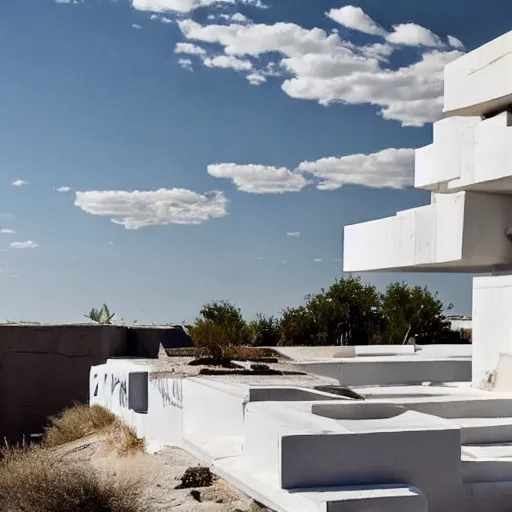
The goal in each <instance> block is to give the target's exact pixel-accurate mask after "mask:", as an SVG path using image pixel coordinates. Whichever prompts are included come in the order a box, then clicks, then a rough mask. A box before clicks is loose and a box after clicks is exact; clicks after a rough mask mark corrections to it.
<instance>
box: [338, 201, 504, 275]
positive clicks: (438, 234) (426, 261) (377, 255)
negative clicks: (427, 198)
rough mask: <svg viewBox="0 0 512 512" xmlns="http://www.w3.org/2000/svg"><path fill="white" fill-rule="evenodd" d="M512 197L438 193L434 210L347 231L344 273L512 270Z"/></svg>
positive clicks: (415, 210) (409, 212)
mask: <svg viewBox="0 0 512 512" xmlns="http://www.w3.org/2000/svg"><path fill="white" fill-rule="evenodd" d="M509 227H512V195H510V196H509V195H503V194H487V193H478V192H459V193H455V194H434V196H433V202H432V203H431V204H430V205H427V206H423V207H420V208H413V209H411V210H406V211H401V212H398V213H397V215H396V216H395V217H388V218H385V219H379V220H375V221H370V222H364V223H361V224H355V225H351V226H346V227H345V235H344V236H345V237H344V253H343V270H344V271H345V272H363V271H404V272H472V273H478V272H490V271H491V270H493V269H494V268H500V267H502V268H504V267H507V266H510V265H512V243H511V242H510V240H509V239H508V237H507V235H506V231H507V229H508V228H509Z"/></svg>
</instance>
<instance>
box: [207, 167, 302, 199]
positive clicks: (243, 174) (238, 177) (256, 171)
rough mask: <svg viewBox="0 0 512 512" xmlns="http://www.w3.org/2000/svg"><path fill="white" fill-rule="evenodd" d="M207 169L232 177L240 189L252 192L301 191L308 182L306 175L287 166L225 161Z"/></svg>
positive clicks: (222, 176) (220, 176)
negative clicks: (241, 163)
mask: <svg viewBox="0 0 512 512" xmlns="http://www.w3.org/2000/svg"><path fill="white" fill-rule="evenodd" d="M207 170H208V174H210V175H211V176H214V177H215V178H227V179H230V180H231V181H232V182H233V183H234V184H235V186H236V187H237V188H238V190H240V191H241V192H248V193H250V194H283V193H285V192H299V191H301V190H302V189H303V188H304V187H305V186H306V185H307V184H308V180H307V179H306V178H305V177H304V176H302V175H301V174H299V173H296V172H293V171H290V170H289V169H287V168H286V167H272V166H270V165H256V164H248V165H238V164H233V163H225V164H212V165H209V166H208V169H207Z"/></svg>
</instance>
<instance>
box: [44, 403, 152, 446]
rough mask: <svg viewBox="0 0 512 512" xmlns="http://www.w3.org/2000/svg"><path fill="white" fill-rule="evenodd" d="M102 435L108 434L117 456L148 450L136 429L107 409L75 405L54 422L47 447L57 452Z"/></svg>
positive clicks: (45, 436) (47, 431)
mask: <svg viewBox="0 0 512 512" xmlns="http://www.w3.org/2000/svg"><path fill="white" fill-rule="evenodd" d="M101 432H105V433H107V434H108V444H109V446H110V448H111V449H112V450H113V451H115V452H116V454H117V455H131V454H134V453H137V452H143V451H144V449H145V442H144V439H139V438H138V437H137V434H136V433H135V430H134V429H133V428H132V427H130V426H128V425H126V423H124V422H123V421H121V420H120V419H119V418H118V417H117V416H115V415H114V414H112V413H111V412H110V411H109V410H107V409H105V408H104V407H100V406H98V405H94V406H92V407H89V406H88V405H85V404H75V405H73V406H72V407H70V408H69V409H65V410H64V411H63V412H62V413H60V414H58V415H57V416H54V417H52V418H50V426H49V427H48V428H47V429H46V430H45V433H44V440H43V446H44V447H45V448H55V447H57V446H62V445H64V444H67V443H71V442H73V441H77V440H79V439H83V438H84V437H87V436H90V435H93V434H99V433H101Z"/></svg>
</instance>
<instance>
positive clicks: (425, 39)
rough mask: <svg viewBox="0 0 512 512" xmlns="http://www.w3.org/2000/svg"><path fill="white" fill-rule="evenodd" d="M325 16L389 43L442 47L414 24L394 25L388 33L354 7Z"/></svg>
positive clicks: (347, 7) (424, 29)
mask: <svg viewBox="0 0 512 512" xmlns="http://www.w3.org/2000/svg"><path fill="white" fill-rule="evenodd" d="M327 16H328V17H329V18H331V19H332V20H334V21H336V22H337V23H339V24H340V25H343V26H344V27H347V28H350V29H352V30H357V31H359V32H363V33H365V34H371V35H375V36H380V37H383V38H385V39H387V40H388V41H389V42H390V43H394V44H403V45H408V46H431V47H441V46H443V42H442V41H441V38H440V37H438V36H437V35H436V34H434V33H433V32H432V31H431V30H429V29H427V28H425V27H422V26H421V25H417V24H416V23H401V24H398V25H394V26H393V30H392V31H391V32H388V31H387V30H385V29H384V28H382V27H381V26H380V25H378V24H377V23H376V22H375V21H374V20H373V19H372V18H370V16H368V15H367V14H366V13H365V12H364V11H363V10H362V9H361V8H360V7H354V6H353V5H346V6H345V7H341V8H340V9H331V10H330V11H329V12H328V13H327Z"/></svg>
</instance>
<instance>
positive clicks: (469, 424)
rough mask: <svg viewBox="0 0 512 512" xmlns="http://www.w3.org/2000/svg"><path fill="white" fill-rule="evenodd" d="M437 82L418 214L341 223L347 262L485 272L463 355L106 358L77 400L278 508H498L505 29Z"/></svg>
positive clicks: (509, 249)
mask: <svg viewBox="0 0 512 512" xmlns="http://www.w3.org/2000/svg"><path fill="white" fill-rule="evenodd" d="M445 79H446V98H445V113H446V118H445V119H443V120H442V121H440V122H438V123H436V124H435V125H434V142H433V144H432V145H430V146H428V147H426V148H423V149H420V150H418V151H417V155H416V180H415V181H416V186H417V187H420V188H426V189H428V190H431V191H432V201H431V204H430V205H428V206H425V207H422V208H416V209H413V210H408V211H405V212H398V213H397V215H396V216H395V217H391V218H388V219H381V220H376V221H373V222H366V223H364V224H359V225H354V226H348V227H347V228H346V229H345V259H344V267H345V271H348V272H351V271H357V272H360V271H370V270H390V271H399V270H400V271H401V270H404V271H419V272H481V273H493V275H491V276H486V277H478V278H475V281H474V297H473V302H474V305H473V317H472V318H473V345H433V346H422V347H419V346H414V345H401V346H398V347H393V346H381V347H341V346H337V347H315V348H307V347H292V348H285V347H282V348H279V349H277V351H278V352H279V353H280V354H281V355H282V356H285V357H286V358H287V360H288V363H279V364H280V365H281V366H279V369H280V370H283V369H285V368H288V369H289V368H290V367H293V368H295V369H299V370H302V372H303V374H302V375H296V374H295V375H292V374H289V373H288V374H287V373H286V372H284V371H282V372H281V371H280V372H278V373H279V374H278V373H276V374H275V375H274V376H271V377H269V376H267V377H262V376H258V375H257V374H254V373H252V374H251V371H248V372H247V373H243V372H241V373H240V374H239V375H208V376H206V375H204V374H203V375H198V374H192V373H188V374H187V373H186V372H185V371H184V370H183V368H184V367H183V366H182V367H181V370H180V369H179V368H177V367H176V366H175V365H174V366H173V364H172V362H170V361H168V362H167V363H166V362H165V361H164V362H162V360H157V361H155V360H151V359H109V360H108V361H107V362H106V363H105V364H100V365H96V366H93V367H92V368H91V372H90V403H91V404H93V405H94V404H97V405H103V406H105V407H107V408H108V409H110V410H112V411H113V412H114V413H115V414H117V415H119V416H120V417H121V418H123V419H124V421H126V422H127V423H128V424H130V425H132V426H133V427H134V428H135V429H136V431H137V433H138V435H139V436H141V437H144V438H145V439H146V440H147V441H148V445H149V446H150V447H151V448H152V449H158V446H159V445H162V444H166V445H174V446H180V447H182V448H184V449H186V450H188V451H190V452H192V453H194V454H196V455H198V456H199V457H200V458H201V459H202V460H203V461H204V462H205V463H206V464H209V465H210V466H211V469H212V470H213V471H214V472H215V473H217V474H218V475H220V476H222V477H223V478H225V479H226V480H227V481H228V482H230V483H232V484H234V485H235V486H237V487H239V488H240V489H242V490H243V491H245V492H246V493H247V494H249V495H250V496H252V497H253V498H255V499H256V500H258V501H259V502H262V503H263V504H265V505H266V506H268V507H270V508H271V509H272V510H276V511H277V512H366V511H369V510H372V511H379V512H426V511H427V510H428V512H453V511H461V512H462V511H464V512H508V511H510V510H511V507H512V372H511V369H512V315H511V311H512V275H506V274H503V275H496V274H497V273H498V272H506V270H507V269H512V242H511V241H510V237H511V234H512V164H511V163H510V162H512V158H511V157H512V144H511V143H509V138H511V142H512V119H511V115H510V114H509V112H508V111H507V106H508V105H509V104H512V32H511V33H510V34H507V35H505V36H503V37H501V38H499V39H497V40H496V41H493V42H492V43H489V44H488V45H485V46H484V47H482V48H479V49H478V50H476V51H474V52H472V53H470V54H468V55H466V56H464V57H462V58H461V59H459V60H458V61H456V62H454V63H452V64H450V65H448V67H447V68H446V75H445ZM509 153H510V154H509ZM169 359H172V358H169ZM166 364H167V365H168V367H166ZM248 367H250V364H248ZM187 368H188V367H187ZM180 371H181V372H182V373H180ZM347 386H349V387H350V390H348V391H350V393H347ZM340 391H342V392H341V393H340Z"/></svg>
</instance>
